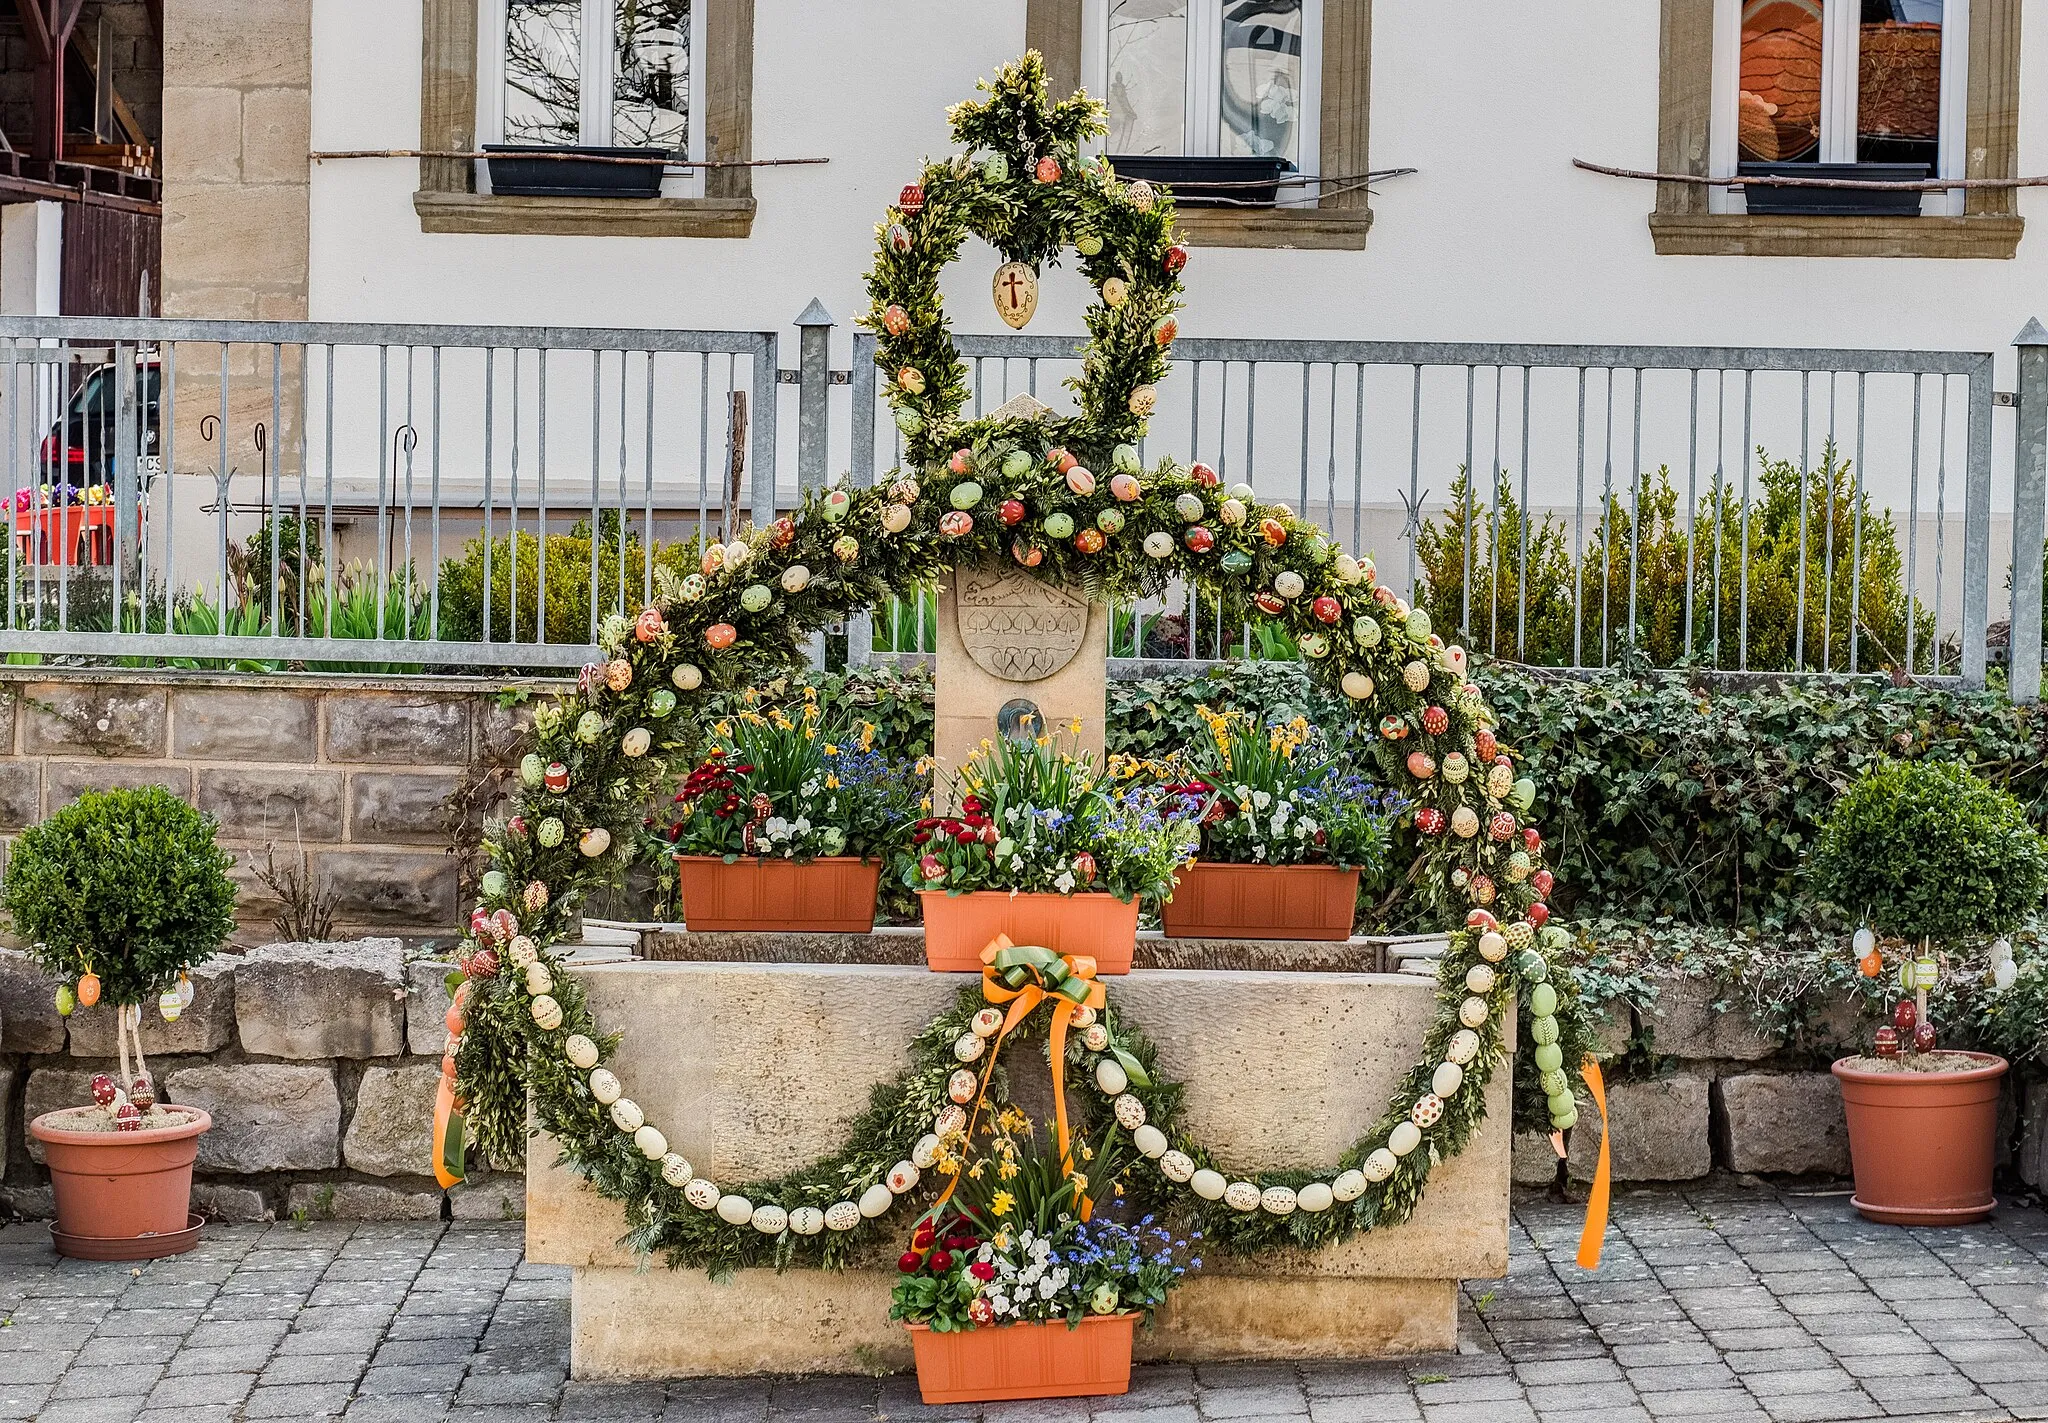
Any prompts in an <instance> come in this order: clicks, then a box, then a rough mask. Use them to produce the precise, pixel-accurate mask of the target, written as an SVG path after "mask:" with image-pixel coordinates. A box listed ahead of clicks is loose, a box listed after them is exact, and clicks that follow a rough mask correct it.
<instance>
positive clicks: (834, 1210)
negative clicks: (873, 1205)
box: [825, 1201, 860, 1230]
mask: <svg viewBox="0 0 2048 1423" xmlns="http://www.w3.org/2000/svg"><path fill="white" fill-rule="evenodd" d="M859 1224H860V1207H859V1206H857V1205H855V1204H854V1203H853V1202H852V1201H834V1202H833V1203H832V1204H831V1205H829V1206H827V1207H825V1229H827V1230H852V1229H853V1228H854V1227H855V1226H857V1225H859Z"/></svg>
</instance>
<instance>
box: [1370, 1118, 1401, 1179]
mask: <svg viewBox="0 0 2048 1423" xmlns="http://www.w3.org/2000/svg"><path fill="white" fill-rule="evenodd" d="M1402 1125H1404V1126H1405V1125H1407V1123H1405V1122H1404V1123H1402ZM1398 1165H1400V1161H1399V1160H1398V1158H1396V1157H1395V1155H1394V1153H1393V1152H1391V1151H1389V1150H1387V1149H1386V1148H1385V1147H1384V1146H1383V1147H1381V1148H1379V1149H1378V1150H1377V1151H1375V1152H1373V1153H1372V1154H1371V1155H1370V1156H1367V1157H1366V1158H1365V1177H1366V1179H1367V1180H1368V1181H1384V1180H1386V1179H1387V1177H1389V1176H1391V1175H1393V1174H1394V1168H1395V1167H1396V1166H1398Z"/></svg>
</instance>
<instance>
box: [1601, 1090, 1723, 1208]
mask: <svg viewBox="0 0 2048 1423" xmlns="http://www.w3.org/2000/svg"><path fill="white" fill-rule="evenodd" d="M1709 1098H1710V1084H1709V1082H1708V1081H1707V1079H1706V1078H1704V1077H1700V1076H1696V1075H1694V1074H1692V1073H1686V1072H1681V1073H1678V1074H1677V1075H1675V1076H1672V1077H1655V1078H1651V1079H1650V1080H1648V1081H1646V1082H1615V1083H1611V1084H1609V1086H1608V1088H1607V1115H1608V1119H1609V1120H1610V1121H1611V1122H1612V1123H1613V1127H1614V1144H1613V1147H1612V1149H1611V1151H1610V1156H1609V1160H1610V1169H1611V1170H1612V1171H1613V1174H1614V1179H1615V1180H1617V1181H1691V1180H1695V1179H1697V1178H1698V1177H1701V1176H1704V1175H1706V1174H1707V1173H1708V1172H1710V1171H1712V1170H1713V1169H1714V1148H1713V1139H1712V1137H1711V1135H1710V1126H1711V1117H1710V1113H1709ZM1599 1151H1600V1117H1599V1114H1598V1113H1597V1112H1594V1111H1592V1110H1590V1109H1588V1110H1584V1111H1581V1112H1580V1114H1579V1125H1578V1128H1577V1130H1575V1131H1573V1132H1572V1145H1571V1169H1572V1175H1573V1177H1574V1178H1576V1179H1578V1180H1582V1181H1589V1180H1591V1179H1592V1177H1593V1167H1594V1164H1595V1162H1596V1161H1597V1160H1598V1158H1599Z"/></svg>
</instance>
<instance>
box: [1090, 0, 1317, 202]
mask: <svg viewBox="0 0 2048 1423" xmlns="http://www.w3.org/2000/svg"><path fill="white" fill-rule="evenodd" d="M1112 3H1113V0H1081V75H1082V81H1081V82H1082V84H1083V85H1084V86H1085V87H1086V88H1087V90H1088V92H1089V93H1091V94H1107V93H1108V92H1109V19H1110V5H1111V4H1112ZM1229 3H1230V0H1186V4H1187V8H1188V20H1187V24H1188V43H1187V46H1186V58H1185V60H1184V61H1183V68H1184V73H1183V75H1182V89H1181V93H1182V113H1181V135H1182V139H1181V149H1182V151H1181V153H1179V154H1176V155H1171V156H1174V157H1184V158H1214V157H1216V156H1218V155H1219V154H1221V153H1222V151H1223V10H1224V6H1226V5H1227V4H1229ZM1323 63H1324V60H1323V0H1302V4H1301V76H1302V77H1301V94H1300V111H1299V115H1298V116H1297V118H1296V120H1295V125H1296V141H1295V149H1296V151H1297V152H1298V153H1299V154H1300V155H1301V158H1300V161H1299V162H1297V163H1296V165H1295V166H1296V168H1297V169H1298V170H1299V171H1301V172H1303V173H1314V174H1320V173H1321V171H1322V128H1323V125H1322V115H1323ZM1090 151H1091V152H1098V153H1099V152H1106V151H1108V140H1107V139H1106V138H1105V139H1102V140H1100V141H1098V142H1096V143H1093V144H1091V145H1090ZM1162 156H1167V155H1162ZM1281 193H1282V196H1281V198H1280V200H1279V202H1278V203H1276V204H1275V206H1276V207H1281V208H1313V207H1315V206H1316V203H1317V200H1318V198H1319V197H1320V195H1321V194H1320V191H1319V185H1318V184H1316V183H1313V182H1311V183H1304V184H1300V185H1298V186H1293V187H1287V188H1283V189H1282V190H1281Z"/></svg>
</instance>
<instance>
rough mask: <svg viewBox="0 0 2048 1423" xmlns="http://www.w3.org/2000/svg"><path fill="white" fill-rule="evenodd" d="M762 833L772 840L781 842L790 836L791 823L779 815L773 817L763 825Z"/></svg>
mask: <svg viewBox="0 0 2048 1423" xmlns="http://www.w3.org/2000/svg"><path fill="white" fill-rule="evenodd" d="M761 833H762V834H763V835H766V836H767V837H768V838H769V839H770V840H780V839H783V838H784V837H785V836H787V835H788V834H789V822H788V821H787V820H784V819H783V818H782V817H781V816H779V815H771V816H769V817H768V818H767V820H765V821H763V822H762V824H761Z"/></svg>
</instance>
